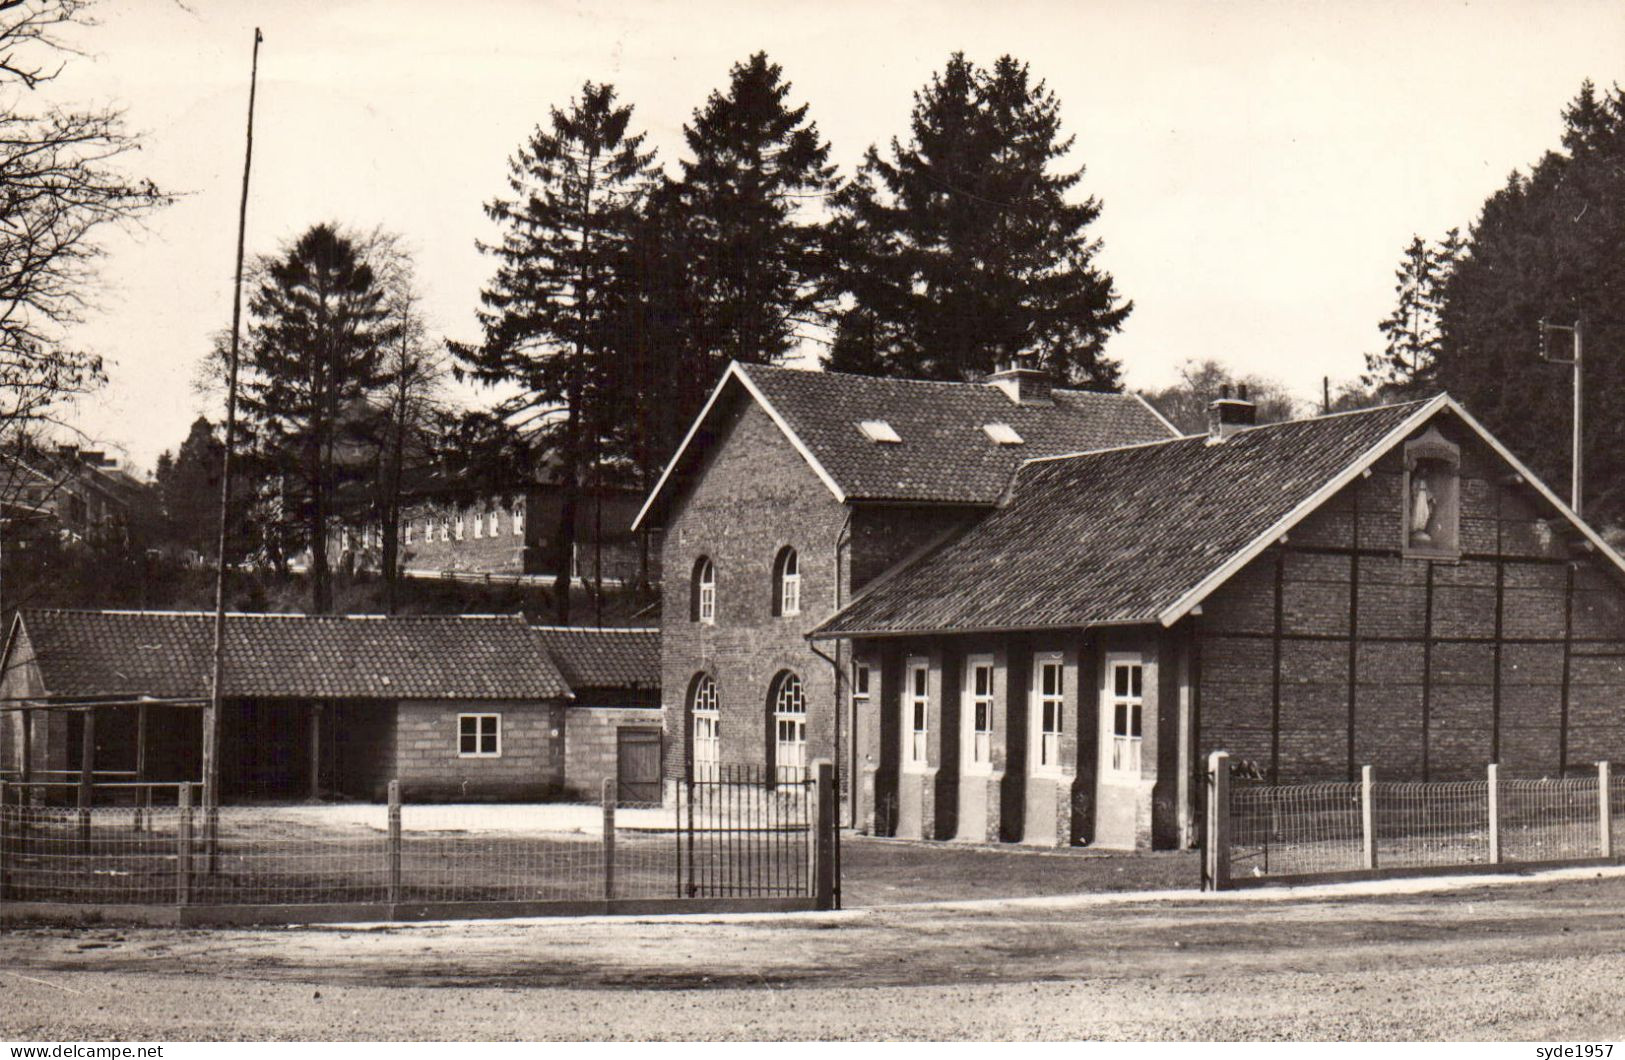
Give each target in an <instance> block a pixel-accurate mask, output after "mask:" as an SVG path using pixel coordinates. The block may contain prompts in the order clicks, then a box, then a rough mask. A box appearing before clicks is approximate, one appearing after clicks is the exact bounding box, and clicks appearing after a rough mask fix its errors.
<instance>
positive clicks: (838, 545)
mask: <svg viewBox="0 0 1625 1060" xmlns="http://www.w3.org/2000/svg"><path fill="white" fill-rule="evenodd" d="M851 529H852V509H851V507H850V506H848V507H847V509H846V518H845V519H844V520H842V521H841V529H840V530H839V531H837V532H836V534H835V547H834V559H835V584H834V589H833V591H832V593H831V594H830V595H831V597H832V599H833V602H834V605H835V613H839V611H840V610H841V551H842V549H843V548H844V547H845V546H846V544H847V543H848V541H849V540H850V534H849V532H850V531H851ZM840 644H841V642H840V641H836V642H835V655H834V657H831V656H829V655H825V654H824V653H823V652H822V651H821V650H819V647H818V642H817V641H815V640H813V639H811V638H810V637H809V638H808V639H807V648H808V649H809V650H810V651H811V652H812V653H813V654H814V655H816V656H818V657H819V658H820V659H823V660H824V661H825V662H827V663H829V668H830V670H831V672H832V673H833V674H834V677H835V682H834V683H835V798H836V799H837V801H838V800H839V799H840V797H841V760H842V759H843V758H844V757H845V754H846V752H845V748H844V747H843V746H842V744H841V715H842V713H844V712H845V709H846V707H845V702H846V698H847V697H846V696H844V695H843V694H842V692H843V686H844V685H845V684H846V674H845V671H843V670H842V669H841V663H840V654H841V646H840ZM857 794H858V793H857V789H856V788H854V789H853V790H852V793H851V795H850V797H849V798H848V799H847V816H848V817H849V818H854V817H855V814H856V811H857V801H858V800H857ZM834 845H835V908H837V909H839V908H841V830H840V828H839V827H837V828H836V829H835V844H834Z"/></svg>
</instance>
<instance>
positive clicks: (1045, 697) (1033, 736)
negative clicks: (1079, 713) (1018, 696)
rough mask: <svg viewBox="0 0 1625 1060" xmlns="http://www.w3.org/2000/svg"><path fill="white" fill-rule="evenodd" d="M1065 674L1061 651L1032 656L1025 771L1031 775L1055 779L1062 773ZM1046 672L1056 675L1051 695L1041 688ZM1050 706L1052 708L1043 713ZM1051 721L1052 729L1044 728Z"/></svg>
mask: <svg viewBox="0 0 1625 1060" xmlns="http://www.w3.org/2000/svg"><path fill="white" fill-rule="evenodd" d="M1066 671H1067V665H1066V655H1065V653H1064V652H1058V651H1041V652H1038V653H1037V654H1035V655H1034V656H1033V669H1032V679H1031V682H1030V684H1029V686H1028V690H1027V692H1028V694H1027V703H1028V714H1027V734H1028V736H1027V772H1028V773H1029V774H1031V775H1033V776H1039V777H1055V776H1060V775H1061V774H1062V773H1063V772H1065V766H1064V765H1063V763H1062V762H1061V735H1062V734H1063V733H1064V732H1066V680H1067V678H1066ZM1049 672H1053V673H1054V674H1055V676H1056V683H1055V690H1054V691H1053V692H1049V691H1046V690H1045V687H1044V677H1045V675H1046V673H1049ZM1049 707H1053V708H1054V709H1053V710H1052V711H1051V710H1046V708H1049ZM1046 715H1048V716H1049V717H1048V718H1046ZM1051 719H1052V720H1053V726H1048V725H1046V721H1047V720H1051Z"/></svg>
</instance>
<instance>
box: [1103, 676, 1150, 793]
mask: <svg viewBox="0 0 1625 1060" xmlns="http://www.w3.org/2000/svg"><path fill="white" fill-rule="evenodd" d="M1105 691H1106V707H1107V709H1106V710H1105V711H1103V712H1102V713H1103V714H1104V715H1105V721H1106V724H1108V725H1109V726H1110V729H1109V736H1110V741H1111V742H1110V755H1111V757H1110V758H1109V759H1108V761H1109V763H1110V765H1111V769H1112V771H1113V772H1116V773H1130V774H1135V775H1138V774H1139V772H1140V740H1141V732H1140V724H1141V720H1142V717H1141V716H1142V714H1143V713H1144V710H1145V689H1144V668H1143V666H1142V665H1141V663H1140V660H1139V656H1137V655H1135V656H1115V657H1112V656H1108V657H1107V663H1106V689H1105Z"/></svg>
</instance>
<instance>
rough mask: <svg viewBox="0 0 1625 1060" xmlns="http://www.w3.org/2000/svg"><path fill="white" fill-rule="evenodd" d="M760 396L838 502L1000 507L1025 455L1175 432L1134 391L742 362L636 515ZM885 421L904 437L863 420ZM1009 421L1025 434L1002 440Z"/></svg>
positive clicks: (671, 489)
mask: <svg viewBox="0 0 1625 1060" xmlns="http://www.w3.org/2000/svg"><path fill="white" fill-rule="evenodd" d="M747 396H748V397H749V398H750V399H752V400H755V401H756V402H758V403H759V404H761V405H762V407H763V408H764V409H765V410H766V411H767V413H768V415H770V416H771V417H772V418H773V420H774V422H775V423H776V424H778V426H779V429H780V430H782V431H783V432H784V433H785V435H786V436H787V437H788V438H789V439H790V441H791V443H792V444H793V445H795V447H796V448H797V450H799V451H800V453H801V455H802V456H803V458H805V459H806V461H807V462H808V464H810V465H811V466H812V468H813V470H814V471H815V472H816V473H817V474H818V476H819V478H821V479H822V480H823V482H824V484H825V485H826V486H827V487H829V489H830V492H831V493H833V494H834V495H835V497H836V499H837V500H840V501H849V500H851V501H904V502H923V503H947V504H988V505H990V504H993V503H995V502H996V501H997V500H998V499H999V496H1000V494H1001V493H1002V492H1003V490H1004V488H1005V486H1006V484H1007V483H1008V482H1009V480H1010V475H1011V473H1012V472H1014V471H1015V469H1016V468H1017V467H1019V466H1020V465H1021V463H1022V461H1023V460H1027V459H1030V458H1032V457H1035V456H1051V455H1055V454H1058V453H1076V452H1083V451H1086V450H1092V449H1104V448H1107V447H1110V446H1117V445H1125V444H1130V443H1135V442H1146V441H1152V440H1157V439H1165V438H1168V437H1170V436H1173V435H1175V434H1177V433H1178V432H1177V431H1175V430H1174V429H1173V427H1172V426H1171V425H1170V424H1169V423H1168V421H1167V420H1165V419H1163V418H1162V416H1160V415H1159V414H1158V413H1157V412H1156V410H1155V409H1153V408H1151V406H1150V405H1148V404H1147V403H1146V402H1145V400H1144V399H1143V398H1140V397H1138V396H1136V395H1133V394H1104V393H1095V392H1092V391H1084V390H1055V391H1053V392H1052V398H1053V400H1052V402H1050V403H1047V404H1017V403H1016V402H1014V401H1012V400H1011V399H1010V398H1009V397H1007V396H1006V395H1005V393H1004V391H1002V390H1000V389H999V388H998V387H996V386H994V385H992V384H989V383H948V382H931V381H927V380H918V379H883V378H877V377H874V376H863V375H849V374H846V373H842V372H813V371H802V370H798V369H793V368H774V367H767V366H764V365H744V364H737V363H736V364H734V365H732V366H731V367H730V368H729V369H728V373H727V375H726V376H724V377H723V380H722V382H721V383H719V384H718V385H717V389H716V391H715V392H714V393H713V394H712V396H711V400H710V402H709V403H708V404H707V406H706V408H705V410H704V411H703V412H702V413H701V414H700V417H699V418H698V419H697V420H696V421H695V423H694V425H693V428H692V429H691V430H690V432H689V435H688V437H687V438H685V439H684V441H683V444H682V446H681V447H680V448H679V449H678V451H677V454H676V455H675V456H674V457H673V458H672V460H671V463H670V464H669V465H667V468H666V472H665V474H664V475H662V477H661V479H660V482H659V483H658V484H657V485H656V486H655V489H654V491H653V492H652V493H651V494H650V495H649V499H648V500H647V501H646V502H645V504H644V507H643V511H642V512H640V513H639V515H638V521H637V524H636V525H638V526H642V525H644V524H645V521H654V520H658V519H660V518H662V517H663V511H664V508H665V506H666V505H667V504H668V503H669V502H670V499H671V497H672V495H673V494H674V493H675V492H676V491H678V490H679V489H681V482H682V480H683V479H684V478H685V476H687V475H689V474H691V473H692V472H693V469H694V467H695V465H697V463H698V462H699V460H700V458H701V457H702V456H703V455H704V452H705V450H706V448H707V444H708V443H709V442H711V441H713V440H714V439H715V436H716V431H717V430H718V424H717V423H716V420H717V418H718V417H719V416H720V415H721V414H722V410H723V407H724V406H725V405H727V404H729V403H731V402H733V401H737V400H739V399H741V398H744V397H747ZM874 421H882V422H884V423H886V424H888V425H890V427H891V428H892V430H894V431H895V432H896V435H897V438H898V440H897V441H895V442H890V441H875V440H873V438H872V437H871V436H870V435H869V434H866V433H865V431H864V430H863V429H862V428H861V427H860V426H859V425H860V424H863V423H865V422H874ZM995 424H1004V425H1006V426H1008V427H1009V428H1011V429H1013V430H1014V432H1015V434H1016V435H1017V436H1018V437H1019V438H1020V439H1021V441H1020V443H1019V444H1000V443H999V442H998V441H996V440H995V439H994V438H993V437H991V436H990V435H989V433H988V431H987V430H986V428H987V427H988V426H990V425H995Z"/></svg>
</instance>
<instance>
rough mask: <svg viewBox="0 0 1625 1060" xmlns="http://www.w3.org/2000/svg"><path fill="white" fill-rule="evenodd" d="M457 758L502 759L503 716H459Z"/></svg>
mask: <svg viewBox="0 0 1625 1060" xmlns="http://www.w3.org/2000/svg"><path fill="white" fill-rule="evenodd" d="M457 757H459V758H500V757H502V715H501V714H459V715H457Z"/></svg>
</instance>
